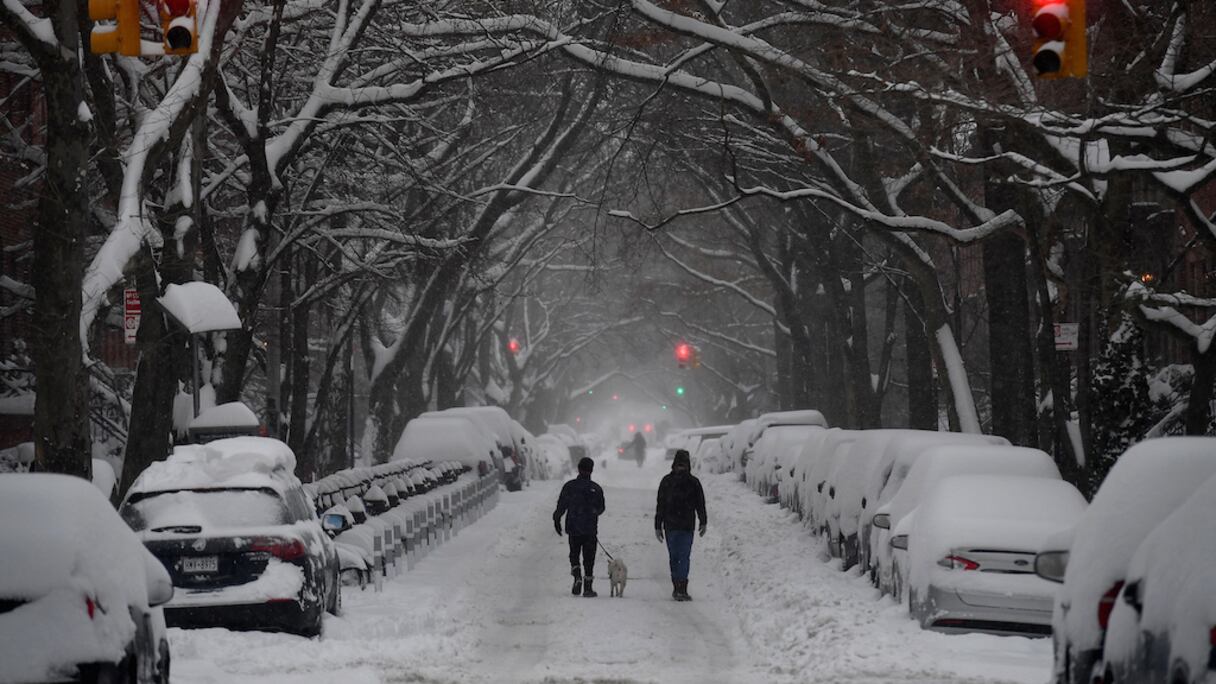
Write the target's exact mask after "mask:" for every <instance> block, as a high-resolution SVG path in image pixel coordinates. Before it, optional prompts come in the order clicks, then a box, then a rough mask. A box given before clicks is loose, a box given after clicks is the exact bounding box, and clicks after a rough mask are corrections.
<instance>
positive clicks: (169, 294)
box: [156, 281, 241, 335]
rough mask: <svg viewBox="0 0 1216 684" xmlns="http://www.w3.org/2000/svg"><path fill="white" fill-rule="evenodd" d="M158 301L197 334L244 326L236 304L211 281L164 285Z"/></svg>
mask: <svg viewBox="0 0 1216 684" xmlns="http://www.w3.org/2000/svg"><path fill="white" fill-rule="evenodd" d="M156 301H157V302H159V303H160V305H161V306H162V307H163V308H164V310H165V312H166V313H168V314H169V315H170V316H172V317H173V319H174V320H176V321H177V322H178V323H180V324H181V325H182V327H184V328H186V329H187V330H189V331H190V332H191V333H193V334H195V335H197V334H199V333H205V332H214V331H216V330H235V329H237V328H240V327H241V317H240V316H238V315H237V313H236V307H234V306H232V302H230V301H228V298H227V297H225V296H224V293H223V292H221V291H220V289H219V288H218V287H216V286H214V285H212V284H211V283H204V282H199V281H196V282H192V283H182V284H180V285H177V284H174V285H170V286H169V287H167V288H165V294H164V295H163V296H161V297H159V298H158V299H157V300H156Z"/></svg>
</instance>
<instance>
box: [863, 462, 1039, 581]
mask: <svg viewBox="0 0 1216 684" xmlns="http://www.w3.org/2000/svg"><path fill="white" fill-rule="evenodd" d="M954 475H1023V476H1028V477H1041V478H1048V479H1052V480H1059V479H1060V471H1059V469H1058V468H1057V467H1056V464H1055V461H1053V460H1052V458H1051V456H1048V455H1047V454H1046V453H1044V452H1042V451H1040V450H1038V449H1031V448H1028V447H1015V446H994V445H979V444H965V445H964V444H954V445H942V446H934V447H929V448H927V449H925V450H924V451H923V452H921V453H920V454H919V456H918V457H917V458H916V460H915V461H914V462H913V463H912V466H911V468H909V469H908V475H907V477H906V478H905V479H904V482H903V485H902V486H900V488H899V491H898V492H896V493H895V495H894V496H893V497H891V500H890V501H889V502H887V503H886V504H884V505H883V506H882V507H880V508H879V509H878V512H877V513H876V514H875V515H874V518H875V522H874V524H875V525H876V526H878V527H879V528H883V527H884V525H885V526H887V528H886V529H883V532H884V533H887V534H886V535H884V536H888V538H889V539H890V540H891V541H892V542H896V541H897V540H898V539H900V538H901V537H905V536H906V535H907V534H908V533H909V531H910V529H911V527H912V526H914V525H915V524H916V523H915V518H913V517H912V516H913V514H914V513H915V512H916V510H917V509H918V508H919V506H920V505H921V504H922V503H924V502H925V501H926V500H927V497H928V495H929V493H930V492H931V490H932V489H933V487H934V486H936V485H937V484H938V483H939V482H941V481H942V480H944V479H946V478H947V477H951V476H954ZM1053 531H1054V530H1053ZM1040 541H1041V540H1040ZM1037 550H1038V546H1037V545H1036V546H1035V547H1034V548H1032V549H1031V555H1030V563H1029V565H1028V567H1027V571H1030V572H1033V570H1034V552H1035V551H1037ZM875 558H876V559H877V561H878V568H877V573H878V578H879V588H880V589H882V590H884V591H886V592H887V593H889V594H891V595H892V596H894V597H895V600H897V601H902V600H903V599H904V588H905V587H906V586H907V582H908V570H909V567H908V557H907V554H906V552H905V551H904V550H903V549H901V548H900V545H899V544H897V543H892V544H891V548H890V549H889V550H888V552H887V553H880V554H877V555H876V556H875Z"/></svg>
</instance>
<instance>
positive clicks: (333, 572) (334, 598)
mask: <svg viewBox="0 0 1216 684" xmlns="http://www.w3.org/2000/svg"><path fill="white" fill-rule="evenodd" d="M294 471H295V455H294V454H293V453H292V451H291V449H290V448H288V446H287V445H286V444H284V443H283V442H280V441H278V440H276V439H268V438H264V437H233V438H229V439H221V440H216V441H213V442H208V443H207V444H202V445H184V446H179V447H176V448H175V449H174V450H173V453H172V454H170V456H169V457H168V458H167V459H165V460H164V461H157V462H155V463H153V464H152V465H150V466H148V468H147V469H146V470H144V472H143V473H141V474H140V475H139V477H138V478H137V479H136V480H135V483H134V484H133V485H132V486H131V489H130V490H129V491H128V492H127V495H126V498H125V499H124V500H123V503H122V506H121V507H120V508H119V512H120V513H121V515H122V517H123V519H124V520H126V521H127V524H128V525H130V527H131V529H133V530H135V532H136V533H137V534H138V535H139V537H140V539H141V540H142V541H143V543H144V545H145V546H146V547H147V548H148V550H149V551H151V552H152V554H153V555H155V556H156V557H157V558H158V559H160V561H161V563H162V564H163V565H164V566H165V568H166V569H168V571H169V574H170V575H171V576H172V579H173V586H174V589H175V591H174V596H173V599H172V600H171V601H169V603H167V604H166V606H165V616H166V619H167V620H168V622H169V625H170V626H180V627H211V626H216V627H227V628H232V629H262V630H273V631H286V632H294V633H297V634H302V635H307V636H313V635H317V634H320V632H321V626H322V618H323V616H324V614H325V612H326V611H329V612H333V613H336V612H337V611H338V609H339V606H340V603H341V584H340V582H339V572H340V564H339V559H338V554H337V551H336V549H335V548H334V545H333V542H332V541H330V539H329V536H328V535H326V534H325V532H323V531H322V529H321V524H320V521H319V520H318V518H317V514H316V510H315V509H314V507H313V504H312V502H311V501H309V499H308V495H307V494H306V493H305V491H304V489H303V487H302V486H301V484H300V481H299V480H298V479H297V478H296V476H295V474H294Z"/></svg>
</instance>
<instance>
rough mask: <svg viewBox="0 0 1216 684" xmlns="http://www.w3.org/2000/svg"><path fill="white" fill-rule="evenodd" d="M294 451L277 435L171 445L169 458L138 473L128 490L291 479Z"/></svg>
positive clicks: (278, 485) (278, 484)
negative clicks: (273, 437)
mask: <svg viewBox="0 0 1216 684" xmlns="http://www.w3.org/2000/svg"><path fill="white" fill-rule="evenodd" d="M295 467H296V457H295V454H293V453H292V452H291V449H290V448H289V447H288V446H287V445H286V444H284V443H283V442H280V441H279V440H277V439H269V438H266V437H232V438H229V439H219V440H216V441H214V442H208V443H207V444H201V445H199V444H187V445H183V446H179V447H176V448H174V450H173V453H172V454H170V455H169V458H167V459H165V460H163V461H156V462H155V463H153V464H152V465H150V466H148V468H147V469H146V470H144V472H142V473H140V475H139V477H138V478H137V479H136V480H135V484H133V485H132V486H131V492H154V491H165V490H174V489H205V488H215V487H241V488H258V487H268V488H271V489H274V490H276V491H281V490H282V489H283V488H284V487H285V486H289V485H291V484H292V483H294V482H295V481H296V480H295V475H294V474H293V473H294V472H295Z"/></svg>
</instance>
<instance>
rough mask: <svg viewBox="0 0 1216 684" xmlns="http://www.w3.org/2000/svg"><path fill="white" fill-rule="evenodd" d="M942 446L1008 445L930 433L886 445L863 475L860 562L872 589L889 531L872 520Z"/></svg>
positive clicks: (906, 435) (904, 435)
mask: <svg viewBox="0 0 1216 684" xmlns="http://www.w3.org/2000/svg"><path fill="white" fill-rule="evenodd" d="M943 444H977V445H982V444H1005V445H1007V444H1009V441H1008V440H1006V439H1004V438H1001V437H990V436H987V435H974V434H965V433H959V432H936V431H932V430H902V431H900V432H899V433H898V434H897V435H895V436H893V437H892V439H891V440H890V441H889V442H888V443H887V447H886V449H885V450H883V454H882V457H881V458H879V459H877V460H876V461H875V462H874V463H873V464H872V467H871V470H870V471H869V472H868V473H867V474H866V477H865V486H864V488H863V489H862V497H861V506H862V513H861V520H862V524H861V533H860V534H861V540H860V548H861V561H862V569H863V570H865V571H866V572H868V573H869V575H870V580H871V581H872V582H873V583H874V585H875V586H878V585H879V577H878V568H877V566H878V560H879V556H887V555H889V554H890V546H889V545H888V543H889V542H890V534H889V529H887V528H881V527H878V526H876V525H875V524H874V516H875V515H876V514H877V513H878V509H879V508H881V507H882V506H884V505H885V504H886V503H887V502H888V501H890V500H891V498H892V497H894V496H895V494H896V493H897V492H898V491H899V488H900V487H901V486H902V485H903V483H904V480H905V479H907V477H908V471H910V470H911V469H912V464H913V463H915V462H916V459H917V458H918V457H920V455H921V454H922V453H924V451H925V450H926V449H928V448H930V447H934V446H938V445H943Z"/></svg>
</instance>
